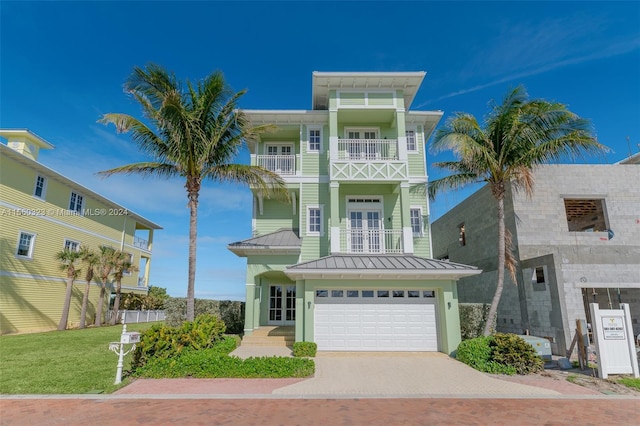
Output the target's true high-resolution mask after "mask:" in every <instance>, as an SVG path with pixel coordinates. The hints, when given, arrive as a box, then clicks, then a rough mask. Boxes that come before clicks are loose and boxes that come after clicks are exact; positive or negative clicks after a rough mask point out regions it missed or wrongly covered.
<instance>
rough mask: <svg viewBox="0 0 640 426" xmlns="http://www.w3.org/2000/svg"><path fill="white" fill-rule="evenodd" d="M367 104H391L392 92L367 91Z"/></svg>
mask: <svg viewBox="0 0 640 426" xmlns="http://www.w3.org/2000/svg"><path fill="white" fill-rule="evenodd" d="M368 97H369V105H371V106H379V105H389V106H392V105H393V93H392V92H382V93H378V92H369V93H368Z"/></svg>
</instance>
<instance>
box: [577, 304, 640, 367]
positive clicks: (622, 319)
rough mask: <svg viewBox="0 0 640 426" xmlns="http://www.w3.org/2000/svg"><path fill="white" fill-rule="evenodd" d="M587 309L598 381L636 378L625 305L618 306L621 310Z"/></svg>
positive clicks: (595, 305) (634, 352)
mask: <svg viewBox="0 0 640 426" xmlns="http://www.w3.org/2000/svg"><path fill="white" fill-rule="evenodd" d="M589 307H590V310H591V324H592V327H593V338H594V343H595V346H596V353H597V354H598V376H600V378H601V379H606V378H607V377H609V374H633V376H634V377H640V375H639V374H638V355H637V354H636V345H635V341H634V339H633V327H632V325H631V314H630V312H629V305H628V304H626V303H621V304H620V308H622V309H600V308H599V306H598V304H597V303H591V304H590V305H589Z"/></svg>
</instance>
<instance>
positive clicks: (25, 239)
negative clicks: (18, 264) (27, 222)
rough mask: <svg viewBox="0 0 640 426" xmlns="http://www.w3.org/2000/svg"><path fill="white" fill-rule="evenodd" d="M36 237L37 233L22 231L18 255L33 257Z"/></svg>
mask: <svg viewBox="0 0 640 426" xmlns="http://www.w3.org/2000/svg"><path fill="white" fill-rule="evenodd" d="M35 237H36V236H35V234H31V233H29V232H20V237H19V238H18V250H17V251H16V256H20V257H28V258H31V257H33V243H34V241H35Z"/></svg>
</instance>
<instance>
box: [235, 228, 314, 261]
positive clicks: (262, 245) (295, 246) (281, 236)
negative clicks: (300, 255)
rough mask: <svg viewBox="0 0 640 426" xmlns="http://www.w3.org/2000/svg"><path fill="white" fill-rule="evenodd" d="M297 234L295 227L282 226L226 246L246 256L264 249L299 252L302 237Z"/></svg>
mask: <svg viewBox="0 0 640 426" xmlns="http://www.w3.org/2000/svg"><path fill="white" fill-rule="evenodd" d="M298 234H299V232H298V230H297V229H291V228H282V229H278V230H277V231H275V232H271V233H270V234H265V235H259V236H257V237H253V238H249V239H246V240H242V241H236V242H235V243H231V244H229V245H228V246H227V248H228V249H229V250H231V251H232V252H234V253H235V254H237V255H239V256H246V254H248V253H249V252H258V251H260V252H263V251H264V250H278V251H282V250H284V251H293V252H300V247H301V246H302V239H300V237H299V236H298Z"/></svg>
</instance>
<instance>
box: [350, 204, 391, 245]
mask: <svg viewBox="0 0 640 426" xmlns="http://www.w3.org/2000/svg"><path fill="white" fill-rule="evenodd" d="M381 216H382V214H381V213H380V211H379V210H352V211H350V212H349V222H348V232H347V237H348V238H347V239H348V241H347V245H348V247H349V251H350V252H351V253H383V252H384V238H383V232H382V220H381V219H380V217H381Z"/></svg>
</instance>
